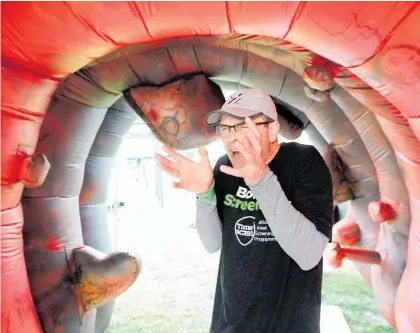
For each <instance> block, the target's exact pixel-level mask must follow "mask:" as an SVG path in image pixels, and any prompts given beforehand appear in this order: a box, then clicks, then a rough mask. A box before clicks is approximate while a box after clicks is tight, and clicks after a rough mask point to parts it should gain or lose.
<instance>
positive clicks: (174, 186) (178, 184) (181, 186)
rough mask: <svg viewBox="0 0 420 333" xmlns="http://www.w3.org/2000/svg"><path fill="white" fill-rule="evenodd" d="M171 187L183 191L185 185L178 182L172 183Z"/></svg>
mask: <svg viewBox="0 0 420 333" xmlns="http://www.w3.org/2000/svg"><path fill="white" fill-rule="evenodd" d="M172 187H173V188H177V189H185V184H184V182H182V181H180V182H172Z"/></svg>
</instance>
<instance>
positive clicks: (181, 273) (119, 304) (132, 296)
mask: <svg viewBox="0 0 420 333" xmlns="http://www.w3.org/2000/svg"><path fill="white" fill-rule="evenodd" d="M148 200H149V199H148V198H146V197H142V198H140V197H139V196H135V197H133V203H132V205H131V206H132V207H135V208H133V210H131V211H130V209H129V207H130V202H129V201H127V202H126V208H125V213H124V214H126V216H121V222H120V225H119V230H118V236H119V237H118V239H117V246H118V248H119V249H120V250H131V251H138V252H139V253H140V254H141V257H142V260H143V267H142V273H141V274H140V277H139V279H138V280H137V281H136V283H135V284H134V285H133V286H132V287H131V288H130V289H129V290H128V291H127V292H125V293H124V294H123V295H121V296H120V297H119V298H118V299H117V301H116V305H115V308H114V314H113V317H112V319H111V323H110V326H109V328H108V330H107V331H106V333H208V328H209V325H210V319H211V313H212V307H213V296H214V288H215V283H216V276H217V268H218V259H219V258H218V256H219V254H213V255H209V254H208V253H206V252H205V251H204V249H203V247H202V245H201V243H200V241H199V239H198V237H197V234H196V230H195V229H191V228H188V225H189V224H190V223H191V221H192V220H193V217H194V210H192V211H191V209H190V208H191V207H186V206H185V198H183V199H182V204H183V206H184V207H182V209H180V206H179V203H178V202H177V201H176V200H173V199H170V198H169V199H167V202H168V207H167V209H160V208H159V207H158V206H156V205H155V204H154V203H153V202H150V200H149V201H148ZM138 202H142V203H143V208H144V207H147V211H146V210H145V209H143V210H142V211H139V209H138V208H137V207H138ZM171 202H172V205H171ZM127 207H128V208H127ZM134 209H135V211H134ZM174 212H176V214H174ZM191 212H192V213H191ZM174 215H176V218H175V217H174ZM323 302H324V303H325V304H327V305H336V306H339V307H340V308H341V309H342V311H343V313H344V316H345V318H346V320H347V322H348V324H349V327H350V329H351V331H352V333H393V332H394V331H393V330H392V329H391V328H390V327H389V325H388V324H387V322H386V321H385V320H384V319H383V317H381V315H380V314H379V311H378V309H377V307H376V305H375V302H374V300H373V296H372V291H371V289H370V287H368V286H367V285H366V284H365V283H364V281H363V280H362V279H361V278H360V277H359V275H358V274H357V272H356V271H355V270H354V269H353V268H352V266H350V265H346V266H345V267H343V268H341V269H339V270H336V271H332V272H327V273H325V275H324V282H323ZM337 333H339V332H337Z"/></svg>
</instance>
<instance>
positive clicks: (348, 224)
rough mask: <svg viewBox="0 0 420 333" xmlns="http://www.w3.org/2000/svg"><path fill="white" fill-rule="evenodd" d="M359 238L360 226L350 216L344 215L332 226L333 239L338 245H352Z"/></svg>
mask: <svg viewBox="0 0 420 333" xmlns="http://www.w3.org/2000/svg"><path fill="white" fill-rule="evenodd" d="M359 239H360V228H359V225H358V224H357V223H356V221H355V220H354V219H352V218H349V217H345V218H343V219H342V220H340V221H339V222H337V223H336V224H334V227H333V240H334V241H336V242H337V243H339V244H340V245H345V246H352V245H354V244H356V243H357V242H358V241H359Z"/></svg>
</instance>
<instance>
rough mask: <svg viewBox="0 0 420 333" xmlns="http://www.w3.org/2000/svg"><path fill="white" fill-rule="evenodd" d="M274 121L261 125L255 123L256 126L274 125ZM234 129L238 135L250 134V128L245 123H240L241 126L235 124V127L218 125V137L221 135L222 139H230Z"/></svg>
mask: <svg viewBox="0 0 420 333" xmlns="http://www.w3.org/2000/svg"><path fill="white" fill-rule="evenodd" d="M272 122H273V121H272V120H270V121H263V122H260V123H254V124H255V125H267V124H270V123H272ZM231 128H233V130H234V131H235V132H236V133H237V134H245V133H246V132H248V130H249V127H248V125H247V124H246V123H245V122H242V123H239V124H235V125H217V126H216V133H217V134H218V135H220V136H221V137H228V136H229V134H230V129H231Z"/></svg>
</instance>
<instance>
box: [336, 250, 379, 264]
mask: <svg viewBox="0 0 420 333" xmlns="http://www.w3.org/2000/svg"><path fill="white" fill-rule="evenodd" d="M338 252H339V253H340V254H342V255H344V258H346V259H348V260H351V261H355V262H361V263H365V264H373V265H379V264H380V263H381V262H382V258H381V255H380V253H379V252H377V251H372V250H365V249H353V248H341V249H339V250H338Z"/></svg>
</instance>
